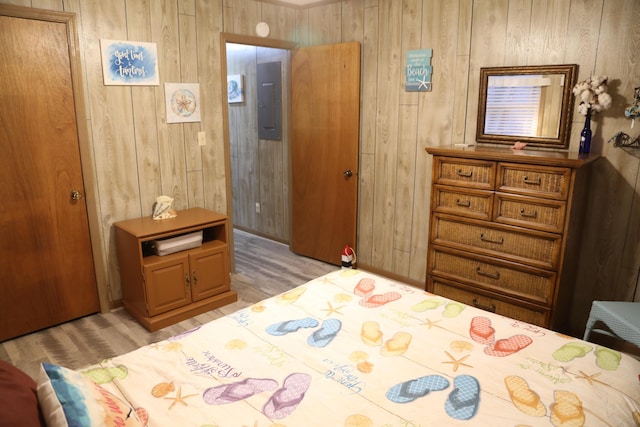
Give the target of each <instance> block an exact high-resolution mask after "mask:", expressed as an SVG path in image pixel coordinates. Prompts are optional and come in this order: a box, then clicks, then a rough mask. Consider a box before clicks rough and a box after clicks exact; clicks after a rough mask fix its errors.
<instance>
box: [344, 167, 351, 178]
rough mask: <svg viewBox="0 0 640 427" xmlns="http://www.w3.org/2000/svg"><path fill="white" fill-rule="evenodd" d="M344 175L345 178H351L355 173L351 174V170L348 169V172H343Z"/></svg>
mask: <svg viewBox="0 0 640 427" xmlns="http://www.w3.org/2000/svg"><path fill="white" fill-rule="evenodd" d="M342 174H343V175H344V177H345V178H351V175H353V172H351V169H347V170H346V171H344V172H342Z"/></svg>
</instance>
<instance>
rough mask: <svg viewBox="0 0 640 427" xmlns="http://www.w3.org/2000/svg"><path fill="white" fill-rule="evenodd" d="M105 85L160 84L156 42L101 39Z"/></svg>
mask: <svg viewBox="0 0 640 427" xmlns="http://www.w3.org/2000/svg"><path fill="white" fill-rule="evenodd" d="M100 50H101V52H102V75H103V77H104V84H105V85H110V86H113V85H139V86H158V85H159V84H160V78H159V76H158V52H157V45H156V44H155V43H145V42H133V41H119V40H106V39H102V40H100Z"/></svg>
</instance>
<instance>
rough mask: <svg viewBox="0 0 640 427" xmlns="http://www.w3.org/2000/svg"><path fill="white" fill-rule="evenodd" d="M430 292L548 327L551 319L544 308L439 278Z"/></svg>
mask: <svg viewBox="0 0 640 427" xmlns="http://www.w3.org/2000/svg"><path fill="white" fill-rule="evenodd" d="M430 292H432V293H434V294H437V295H441V296H443V297H445V298H449V299H452V300H455V301H459V302H462V303H464V304H467V305H470V306H473V307H477V308H480V309H482V310H487V311H491V312H493V313H497V314H500V315H502V316H507V317H511V318H512V319H516V320H520V321H521V322H526V323H531V324H533V325H538V326H543V327H546V326H547V323H548V321H549V320H548V319H549V311H547V310H544V309H542V308H540V311H537V310H533V309H530V308H527V307H522V306H519V305H516V304H511V303H509V302H506V301H502V300H499V299H497V298H491V297H487V296H483V295H478V294H475V293H473V292H469V291H466V290H463V289H460V288H457V287H455V286H450V285H448V284H445V283H442V282H439V281H437V280H436V281H434V282H433V285H432V290H431V291H430Z"/></svg>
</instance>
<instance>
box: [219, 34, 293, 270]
mask: <svg viewBox="0 0 640 427" xmlns="http://www.w3.org/2000/svg"><path fill="white" fill-rule="evenodd" d="M227 43H235V44H244V45H249V46H259V47H269V48H275V49H283V50H289V51H290V50H293V49H295V48H297V47H298V46H299V44H298V43H295V42H290V41H286V40H278V39H269V38H261V37H254V36H247V35H242V34H234V33H220V77H221V85H222V92H221V93H222V135H223V140H224V169H225V171H224V174H225V179H226V181H227V182H226V193H227V217H228V223H229V230H230V233H229V236H228V244H229V267H230V270H231V272H232V273H235V271H236V260H235V244H234V240H233V195H232V191H233V189H232V185H231V141H230V137H229V103H228V99H227ZM283 84H286V85H287V86H290V82H284V83H283ZM289 107H290V106H289V105H287V106H284V105H283V108H286V109H287V111H288V110H289ZM286 114H288V112H287V113H286ZM287 123H288V126H290V123H289V122H287ZM289 130H290V129H289ZM290 155H291V152H290V151H289V156H290ZM288 179H289V180H291V176H289V178H288ZM289 209H291V201H289Z"/></svg>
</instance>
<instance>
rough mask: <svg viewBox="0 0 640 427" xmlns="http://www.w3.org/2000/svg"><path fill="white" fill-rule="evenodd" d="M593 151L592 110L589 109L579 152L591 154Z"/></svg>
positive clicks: (581, 133) (581, 134)
mask: <svg viewBox="0 0 640 427" xmlns="http://www.w3.org/2000/svg"><path fill="white" fill-rule="evenodd" d="M590 151H591V111H587V117H586V119H585V121H584V128H582V132H580V149H579V150H578V153H580V154H589V152H590Z"/></svg>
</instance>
